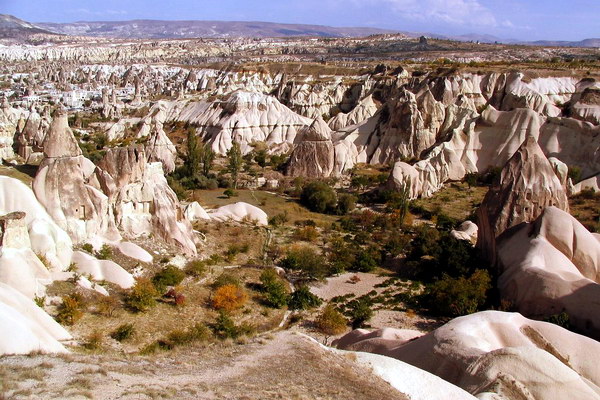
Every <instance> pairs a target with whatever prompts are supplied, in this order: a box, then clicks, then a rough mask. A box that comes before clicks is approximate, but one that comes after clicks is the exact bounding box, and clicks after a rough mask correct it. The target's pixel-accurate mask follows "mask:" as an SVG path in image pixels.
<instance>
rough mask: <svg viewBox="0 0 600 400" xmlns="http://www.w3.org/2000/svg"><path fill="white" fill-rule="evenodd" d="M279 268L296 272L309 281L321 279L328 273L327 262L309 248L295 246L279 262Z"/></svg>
mask: <svg viewBox="0 0 600 400" xmlns="http://www.w3.org/2000/svg"><path fill="white" fill-rule="evenodd" d="M281 267H282V268H284V269H286V270H290V271H298V272H301V273H302V274H304V275H306V277H307V278H309V279H323V278H325V277H326V276H327V275H329V273H330V271H331V270H330V268H329V265H328V263H327V260H326V259H325V258H324V257H323V256H322V255H320V254H319V253H317V252H316V251H315V250H314V249H313V248H312V247H309V246H295V247H293V248H292V249H291V250H290V251H288V253H287V255H286V257H285V258H284V259H283V260H281Z"/></svg>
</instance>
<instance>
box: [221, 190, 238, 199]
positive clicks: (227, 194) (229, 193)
mask: <svg viewBox="0 0 600 400" xmlns="http://www.w3.org/2000/svg"><path fill="white" fill-rule="evenodd" d="M223 196H225V197H227V198H228V199H229V198H231V197H235V196H237V192H235V191H234V190H233V189H225V191H224V192H223Z"/></svg>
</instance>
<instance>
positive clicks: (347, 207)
mask: <svg viewBox="0 0 600 400" xmlns="http://www.w3.org/2000/svg"><path fill="white" fill-rule="evenodd" d="M355 208H356V196H353V195H351V194H341V195H340V196H339V198H338V202H337V214H338V215H346V214H348V213H349V212H350V211H352V210H354V209H355Z"/></svg>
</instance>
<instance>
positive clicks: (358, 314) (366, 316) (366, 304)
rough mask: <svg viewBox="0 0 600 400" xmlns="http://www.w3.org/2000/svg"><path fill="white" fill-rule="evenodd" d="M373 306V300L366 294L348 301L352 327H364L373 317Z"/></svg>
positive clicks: (348, 313)
mask: <svg viewBox="0 0 600 400" xmlns="http://www.w3.org/2000/svg"><path fill="white" fill-rule="evenodd" d="M372 306H373V303H372V300H371V299H370V298H369V297H365V296H363V297H359V298H358V299H355V300H352V301H351V302H349V303H348V305H347V307H348V312H347V315H348V317H349V318H350V321H351V322H352V329H358V328H362V327H364V326H365V324H366V323H367V322H368V321H369V320H370V319H371V317H373V310H372V308H371V307H372Z"/></svg>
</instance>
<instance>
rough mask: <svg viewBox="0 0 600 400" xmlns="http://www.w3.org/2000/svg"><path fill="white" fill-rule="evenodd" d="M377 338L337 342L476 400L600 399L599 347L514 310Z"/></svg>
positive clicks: (364, 334) (356, 335)
mask: <svg viewBox="0 0 600 400" xmlns="http://www.w3.org/2000/svg"><path fill="white" fill-rule="evenodd" d="M379 333H381V331H376V332H373V333H370V332H368V331H359V332H353V333H351V334H349V335H352V338H351V339H350V340H344V338H342V339H341V340H340V341H339V342H340V343H341V342H343V343H344V345H343V346H342V347H343V348H344V349H347V350H354V351H363V352H365V351H366V352H370V353H376V354H381V355H385V356H388V357H392V358H395V359H397V360H401V361H404V362H406V363H408V364H411V365H413V366H415V367H418V368H421V369H423V370H425V371H428V372H430V373H432V374H435V375H437V376H439V377H440V378H442V379H444V380H446V381H448V382H450V383H452V384H454V385H457V386H459V387H460V388H462V389H464V390H466V391H467V392H469V393H471V394H473V395H475V396H477V397H478V398H480V399H516V398H518V399H550V398H567V397H568V398H573V399H581V400H583V399H600V390H599V387H600V372H599V370H598V368H597V366H596V361H595V358H596V357H597V356H598V355H600V343H598V342H596V341H594V340H592V339H589V338H587V337H585V336H580V335H577V334H575V333H572V332H570V331H567V330H566V329H563V328H561V327H559V326H557V325H554V324H550V323H547V322H540V321H534V320H529V319H527V318H524V317H523V316H522V315H520V314H518V313H503V312H499V311H485V312H480V313H477V314H471V315H468V316H465V317H460V318H456V319H454V320H452V321H450V322H449V323H447V324H446V325H444V326H442V327H441V328H438V329H436V330H435V331H433V332H431V333H428V334H427V335H424V336H421V337H419V338H417V339H414V340H410V341H406V340H402V339H401V340H398V339H393V338H392V339H390V338H385V337H379V336H380V335H379ZM335 344H336V343H335V342H334V345H335Z"/></svg>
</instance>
